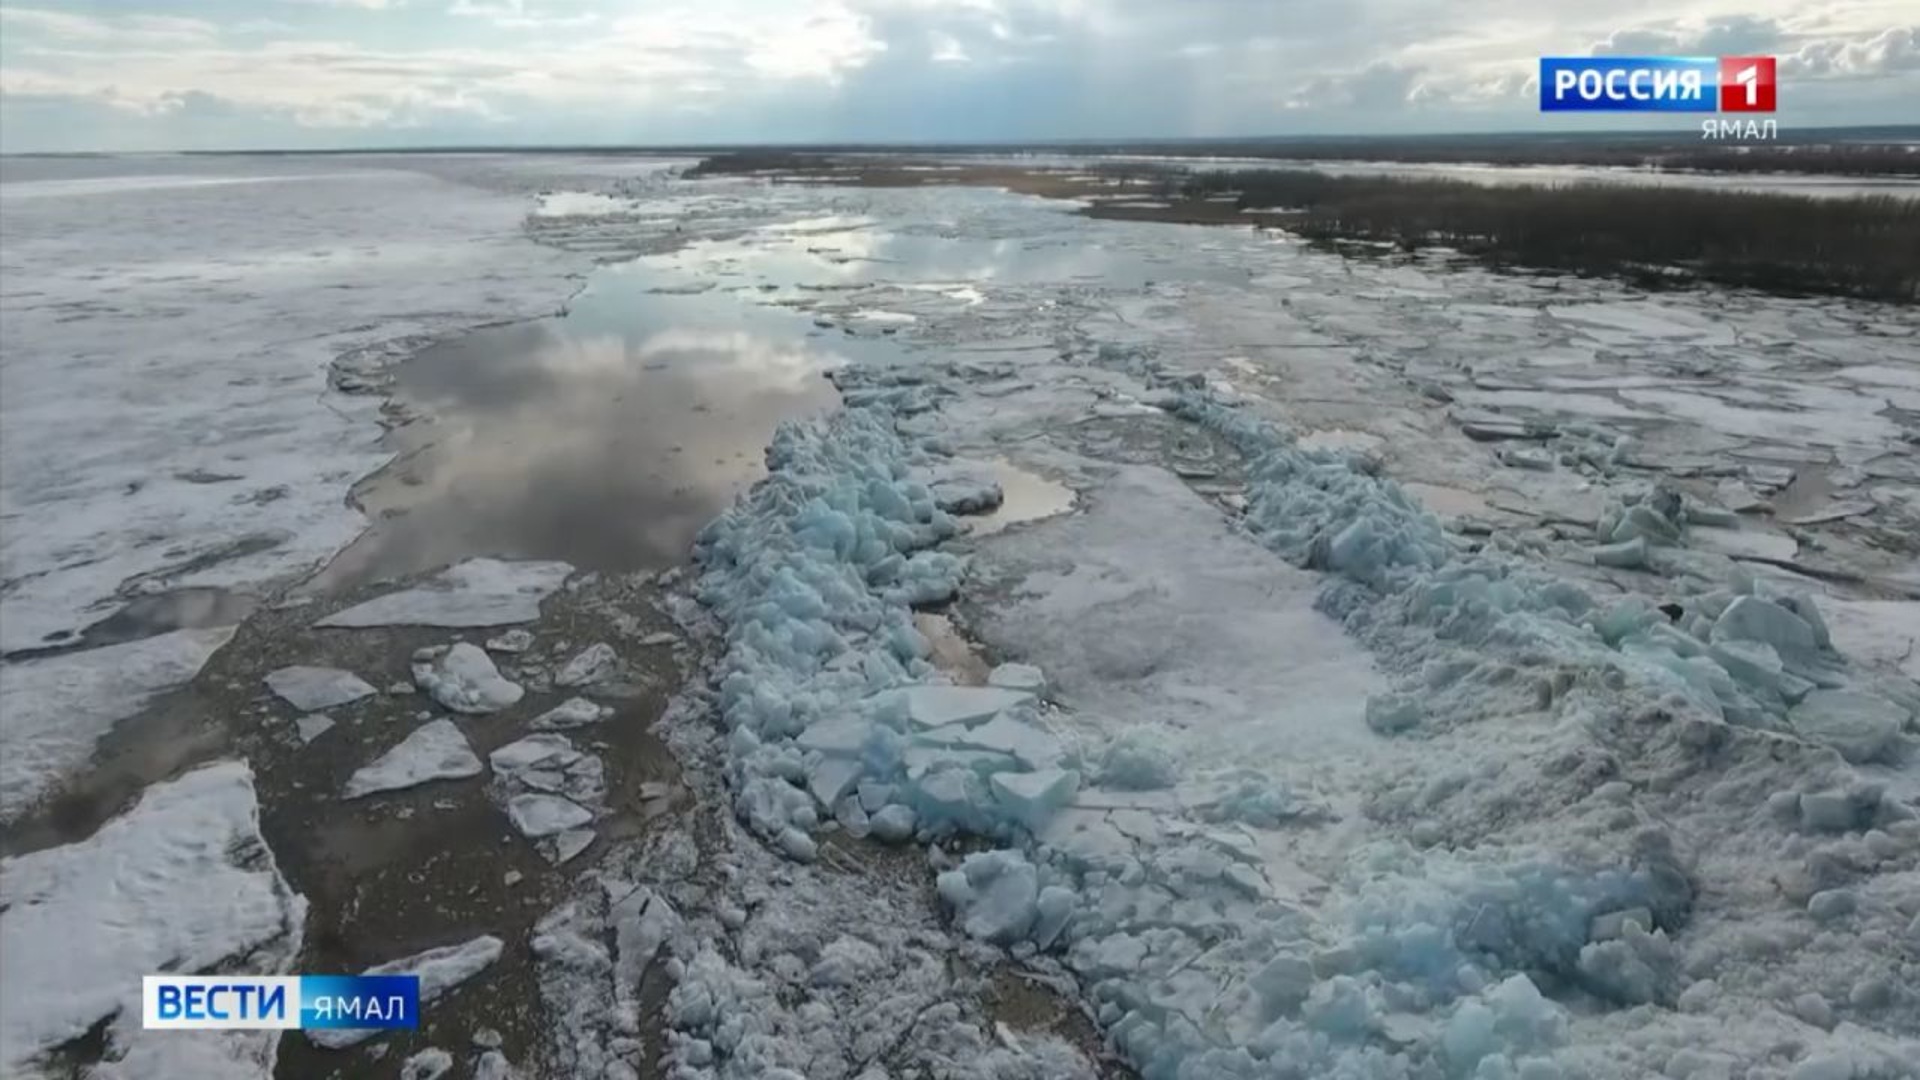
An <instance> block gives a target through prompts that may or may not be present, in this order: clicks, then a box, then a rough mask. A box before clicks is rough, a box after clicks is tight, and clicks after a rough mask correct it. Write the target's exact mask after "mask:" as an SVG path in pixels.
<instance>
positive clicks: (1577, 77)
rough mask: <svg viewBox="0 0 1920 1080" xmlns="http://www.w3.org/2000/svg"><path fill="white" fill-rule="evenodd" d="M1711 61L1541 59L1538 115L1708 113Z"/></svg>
mask: <svg viewBox="0 0 1920 1080" xmlns="http://www.w3.org/2000/svg"><path fill="white" fill-rule="evenodd" d="M1719 86H1720V62H1719V61H1718V60H1717V59H1715V58H1713V57H1711V56H1543V57H1541V58H1540V111H1541V112H1682V113H1700V112H1714V111H1716V110H1717V109H1718V107H1719Z"/></svg>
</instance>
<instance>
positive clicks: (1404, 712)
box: [1367, 694, 1420, 735]
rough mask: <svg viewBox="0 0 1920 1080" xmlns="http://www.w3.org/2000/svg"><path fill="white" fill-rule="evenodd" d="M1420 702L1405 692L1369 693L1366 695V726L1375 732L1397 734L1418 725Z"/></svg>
mask: <svg viewBox="0 0 1920 1080" xmlns="http://www.w3.org/2000/svg"><path fill="white" fill-rule="evenodd" d="M1419 724H1420V703H1419V702H1418V701H1417V700H1415V699H1414V698H1411V697H1409V696H1407V695H1405V694H1371V695H1369V696H1368V697H1367V727H1369V728H1371V729H1372V730H1373V731H1374V732H1375V733H1376V734H1380V735H1397V734H1399V733H1400V732H1403V731H1408V730H1410V729H1412V728H1415V727H1418V726H1419Z"/></svg>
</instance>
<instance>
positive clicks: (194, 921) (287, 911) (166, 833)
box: [0, 762, 306, 1080]
mask: <svg viewBox="0 0 1920 1080" xmlns="http://www.w3.org/2000/svg"><path fill="white" fill-rule="evenodd" d="M305 918H306V903H305V901H304V900H302V899H301V898H300V897H299V896H296V895H294V894H293V892H292V891H291V889H289V887H288V885H287V883H286V881H285V880H284V879H283V878H282V877H281V876H280V872H279V870H278V868H277V867H276V865H275V863H274V858H273V853H272V852H271V851H269V850H268V849H267V846H266V842H265V841H264V840H263V839H262V838H261V836H260V825H259V810H258V807H257V805H256V802H255V796H254V787H253V774H252V772H251V771H250V770H248V768H247V767H246V766H245V765H244V764H241V763H239V762H221V763H217V764H214V765H209V766H206V767H204V768H200V769H196V770H194V771H193V772H190V773H187V774H186V775H184V776H182V777H180V778H179V779H177V780H170V781H166V782H164V783H160V784H156V785H154V786H153V787H151V788H148V789H147V791H146V792H145V793H144V794H143V795H142V796H141V798H140V801H139V802H138V803H136V804H135V805H134V806H133V807H132V808H131V809H129V810H128V811H127V812H126V813H125V814H122V815H121V816H119V817H117V818H114V819H113V820H111V821H109V822H107V823H106V824H105V825H104V826H102V827H101V828H100V830H99V831H98V832H96V833H95V834H94V835H92V836H91V837H88V838H87V839H85V840H82V841H79V842H77V843H74V844H69V845H67V846H64V847H56V848H49V849H46V850H44V851H37V852H34V853H32V854H29V855H21V856H17V857H14V858H10V859H7V860H6V861H5V862H4V864H0V955H4V956H5V958H6V960H5V964H4V966H3V967H0V985H4V991H5V998H6V1001H7V1006H6V1008H5V1009H0V1070H4V1071H6V1072H7V1073H8V1074H9V1075H31V1074H33V1073H34V1072H36V1071H37V1067H36V1066H35V1065H34V1062H35V1061H36V1060H38V1059H39V1058H40V1057H41V1055H42V1054H44V1053H45V1052H46V1051H48V1050H51V1049H52V1048H54V1047H56V1046H59V1045H61V1044H63V1043H66V1042H69V1041H71V1040H74V1039H78V1038H81V1037H83V1036H84V1035H85V1034H86V1033H87V1032H88V1031H89V1030H90V1029H92V1028H93V1027H94V1026H95V1025H97V1024H99V1023H100V1022H102V1021H107V1023H108V1042H107V1057H106V1060H105V1061H104V1062H103V1063H102V1065H101V1066H100V1069H99V1072H100V1074H101V1075H108V1076H116V1077H128V1078H133V1077H161V1076H194V1077H207V1078H209V1080H221V1078H232V1080H242V1078H257V1077H260V1076H263V1075H267V1074H269V1073H270V1072H271V1070H272V1067H273V1061H274V1052H275V1047H276V1045H277V1043H278V1033H277V1032H238V1031H234V1032H195V1033H191V1034H189V1033H182V1032H159V1033H148V1032H145V1031H143V1030H142V1029H141V1027H140V1020H139V1017H140V979H141V977H142V976H144V975H152V974H155V973H158V972H179V973H182V974H194V973H205V974H214V973H218V972H222V971H229V970H234V969H235V968H236V967H237V968H239V969H242V970H245V971H247V972H249V973H253V974H262V975H271V974H280V973H283V972H285V971H286V970H287V969H288V968H289V967H290V966H291V965H292V963H293V960H294V957H295V955H296V954H297V953H298V952H299V949H300V942H301V928H302V926H303V924H304V921H305Z"/></svg>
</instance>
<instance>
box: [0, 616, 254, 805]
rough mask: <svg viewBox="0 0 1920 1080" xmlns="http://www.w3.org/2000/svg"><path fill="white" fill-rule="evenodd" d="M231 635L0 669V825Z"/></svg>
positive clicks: (149, 641) (152, 642) (198, 635)
mask: <svg viewBox="0 0 1920 1080" xmlns="http://www.w3.org/2000/svg"><path fill="white" fill-rule="evenodd" d="M232 637H233V628H232V627H222V628H220V629H214V630H175V631H173V632H172V633H167V634H160V635H158V636H155V637H150V638H143V639H141V640H139V641H129V642H127V643H126V644H124V645H109V646H106V647H104V648H99V649H87V650H84V651H81V652H73V653H67V654H64V655H61V656H49V657H46V658H45V659H40V660H27V661H23V662H20V663H5V664H0V743H4V744H5V748H6V750H5V753H0V820H5V819H8V818H12V817H13V816H15V815H17V814H18V813H20V812H21V811H22V810H25V809H26V808H27V807H28V806H31V805H32V804H33V803H34V802H35V801H36V800H38V799H39V798H40V797H41V796H43V795H45V794H46V793H47V792H49V791H51V790H52V789H53V788H54V787H55V786H56V785H58V784H59V782H60V780H61V778H62V777H63V776H65V775H66V774H67V773H68V772H70V771H71V770H73V769H76V768H78V767H80V766H81V765H84V764H86V761H87V758H88V757H90V756H91V755H92V754H93V747H94V744H95V743H96V742H98V741H99V739H100V737H101V736H103V735H105V734H106V733H107V732H109V731H112V730H113V726H114V725H115V724H117V723H119V722H120V721H122V720H124V719H126V718H127V717H129V716H132V715H133V714H135V713H137V712H139V711H140V710H141V709H143V708H145V707H146V704H147V702H148V701H149V700H151V699H152V698H153V696H154V695H156V694H159V693H161V692H163V691H166V690H170V689H172V688H174V687H176V686H179V685H181V684H182V683H185V682H187V681H188V680H189V679H192V678H193V677H194V676H195V675H197V674H199V673H200V668H201V667H202V666H204V665H205V664H206V662H207V658H208V657H211V656H212V655H213V654H214V653H215V652H217V651H219V649H220V647H221V646H222V645H225V644H226V643H227V641H228V639H230V638H232Z"/></svg>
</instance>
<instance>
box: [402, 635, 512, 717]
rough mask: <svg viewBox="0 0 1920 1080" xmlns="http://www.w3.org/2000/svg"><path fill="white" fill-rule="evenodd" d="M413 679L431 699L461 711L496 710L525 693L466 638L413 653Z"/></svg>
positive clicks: (480, 711)
mask: <svg viewBox="0 0 1920 1080" xmlns="http://www.w3.org/2000/svg"><path fill="white" fill-rule="evenodd" d="M413 681H414V683H415V684H416V685H418V686H419V687H420V689H422V690H425V691H426V692H427V693H428V694H431V695H432V696H433V700H435V701H437V702H439V703H440V704H442V705H444V706H446V707H447V708H449V709H452V710H453V711H454V712H463V713H490V712H499V711H500V710H501V709H504V708H506V707H507V706H509V705H512V704H513V703H514V702H516V701H519V700H520V698H521V696H522V695H523V694H525V693H526V691H524V690H522V689H521V688H520V686H519V684H518V683H514V682H510V681H508V680H507V678H506V677H505V676H503V675H501V674H500V669H499V668H497V667H494V666H493V659H492V658H491V657H489V656H488V655H487V654H486V650H484V649H482V648H480V647H479V646H478V645H473V644H470V643H468V642H465V641H458V642H455V643H454V644H452V645H448V646H439V647H437V648H432V649H422V650H420V651H419V652H417V653H415V654H414V658H413Z"/></svg>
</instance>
